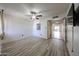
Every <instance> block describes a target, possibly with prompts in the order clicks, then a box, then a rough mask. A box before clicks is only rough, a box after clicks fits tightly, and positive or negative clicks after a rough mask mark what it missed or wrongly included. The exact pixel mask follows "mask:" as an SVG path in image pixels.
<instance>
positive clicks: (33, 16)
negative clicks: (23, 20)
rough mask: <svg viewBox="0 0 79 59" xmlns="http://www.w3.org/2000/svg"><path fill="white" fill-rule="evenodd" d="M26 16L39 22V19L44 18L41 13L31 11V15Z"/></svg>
mask: <svg viewBox="0 0 79 59" xmlns="http://www.w3.org/2000/svg"><path fill="white" fill-rule="evenodd" d="M26 16H28V17H29V16H30V17H31V19H37V20H39V18H41V17H42V14H40V13H39V12H35V11H30V15H29V14H28V15H26Z"/></svg>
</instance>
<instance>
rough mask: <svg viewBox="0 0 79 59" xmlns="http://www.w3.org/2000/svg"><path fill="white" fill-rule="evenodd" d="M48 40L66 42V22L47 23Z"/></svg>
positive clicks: (52, 21)
mask: <svg viewBox="0 0 79 59" xmlns="http://www.w3.org/2000/svg"><path fill="white" fill-rule="evenodd" d="M47 27H48V29H47V37H48V39H61V40H65V22H64V20H63V19H62V20H48V23H47Z"/></svg>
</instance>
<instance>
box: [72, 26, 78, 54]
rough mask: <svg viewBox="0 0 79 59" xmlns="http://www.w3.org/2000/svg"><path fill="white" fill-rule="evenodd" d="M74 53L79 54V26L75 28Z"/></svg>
mask: <svg viewBox="0 0 79 59" xmlns="http://www.w3.org/2000/svg"><path fill="white" fill-rule="evenodd" d="M73 55H77V56H79V26H76V27H75V28H74V52H73Z"/></svg>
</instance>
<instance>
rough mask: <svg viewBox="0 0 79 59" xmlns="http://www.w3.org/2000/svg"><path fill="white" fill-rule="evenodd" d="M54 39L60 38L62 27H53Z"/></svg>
mask: <svg viewBox="0 0 79 59" xmlns="http://www.w3.org/2000/svg"><path fill="white" fill-rule="evenodd" d="M53 29H54V30H53ZM52 37H53V38H56V39H59V38H60V26H59V25H58V24H54V26H53V25H52Z"/></svg>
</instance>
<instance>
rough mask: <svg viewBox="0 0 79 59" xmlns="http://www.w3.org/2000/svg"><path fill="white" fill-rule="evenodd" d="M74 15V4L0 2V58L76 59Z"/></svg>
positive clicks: (77, 10)
mask: <svg viewBox="0 0 79 59" xmlns="http://www.w3.org/2000/svg"><path fill="white" fill-rule="evenodd" d="M78 15H79V4H78V3H74V4H73V3H0V55H1V56H74V55H77V56H78V55H79V43H78V42H79V39H78V38H79V37H78V35H79V30H78V29H79V27H78V26H79V21H78V18H79V17H78Z"/></svg>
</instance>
